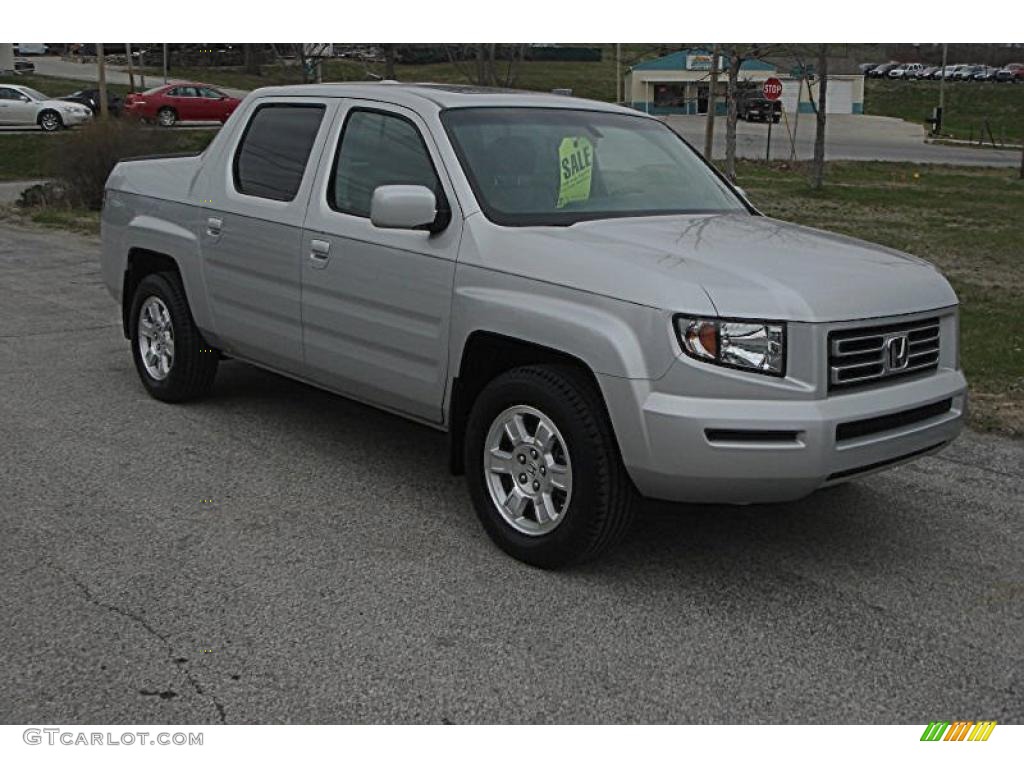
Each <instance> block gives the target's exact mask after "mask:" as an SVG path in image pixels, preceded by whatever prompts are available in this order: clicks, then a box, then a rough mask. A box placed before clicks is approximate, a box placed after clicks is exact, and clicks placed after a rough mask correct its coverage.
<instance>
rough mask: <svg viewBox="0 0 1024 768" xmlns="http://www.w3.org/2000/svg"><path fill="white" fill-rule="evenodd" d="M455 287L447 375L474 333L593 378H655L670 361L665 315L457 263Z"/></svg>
mask: <svg viewBox="0 0 1024 768" xmlns="http://www.w3.org/2000/svg"><path fill="white" fill-rule="evenodd" d="M455 283H456V284H455V291H454V296H453V301H452V329H451V339H452V344H451V358H450V359H451V365H450V366H449V370H451V371H453V372H454V371H458V369H459V363H460V361H461V360H462V355H463V350H464V348H465V344H466V340H467V339H468V338H469V336H470V335H471V334H472V333H473V332H475V331H488V332H491V333H496V334H500V335H503V336H508V337H511V338H515V339H519V340H521V341H525V342H529V343H532V344H536V345H540V346H543V347H547V348H549V349H552V350H556V351H559V352H563V353H565V354H567V355H571V356H572V357H575V358H578V359H579V360H581V361H583V362H584V363H585V364H586V365H587V366H588V367H589V368H590V369H591V371H593V372H594V373H595V374H603V375H607V376H615V377H619V378H626V379H658V378H661V377H662V376H663V375H664V374H665V373H666V372H667V371H668V369H669V367H670V366H671V365H672V362H673V360H674V359H675V352H674V346H675V342H674V340H673V338H672V327H671V316H670V314H669V313H666V312H662V311H660V310H656V309H652V308H650V307H644V306H640V305H637V304H631V303H629V302H624V301H618V300H616V299H610V298H607V297H604V296H597V295H595V294H590V293H585V292H583V291H577V290H573V289H571V288H565V287H563V286H556V285H551V284H549V283H543V282H540V281H536V280H529V279H526V278H522V277H518V276H515V275H509V274H507V273H499V272H494V271H491V270H487V269H483V268H479V267H474V266H470V265H465V264H460V265H459V266H458V268H457V270H456V280H455Z"/></svg>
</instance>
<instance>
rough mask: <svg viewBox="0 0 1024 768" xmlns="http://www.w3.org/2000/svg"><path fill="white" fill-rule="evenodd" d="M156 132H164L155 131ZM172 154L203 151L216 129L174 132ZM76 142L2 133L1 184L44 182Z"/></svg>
mask: <svg viewBox="0 0 1024 768" xmlns="http://www.w3.org/2000/svg"><path fill="white" fill-rule="evenodd" d="M150 130H153V131H163V129H159V128H153V129H150ZM169 133H170V135H171V136H172V141H171V145H172V146H171V148H170V149H168V150H167V151H169V152H191V151H200V150H202V149H203V148H204V147H206V145H207V144H209V143H210V140H211V139H212V138H213V137H214V136H215V135H216V130H181V129H171V131H169ZM73 140H74V131H73V130H72V131H61V132H60V133H52V134H51V133H43V132H42V131H31V132H25V133H0V181H18V180H20V179H42V178H47V177H50V176H52V175H54V172H55V171H54V167H53V166H54V163H55V158H56V154H57V150H58V148H59V147H60V146H61V145H63V144H65V143H66V142H68V141H73Z"/></svg>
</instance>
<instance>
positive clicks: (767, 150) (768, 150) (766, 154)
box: [764, 101, 775, 163]
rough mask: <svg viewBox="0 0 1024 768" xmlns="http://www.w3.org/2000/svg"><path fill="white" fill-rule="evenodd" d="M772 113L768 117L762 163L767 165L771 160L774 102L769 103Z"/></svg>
mask: <svg viewBox="0 0 1024 768" xmlns="http://www.w3.org/2000/svg"><path fill="white" fill-rule="evenodd" d="M768 105H769V106H770V107H771V111H772V113H771V114H770V115H768V146H766V147H765V148H764V161H765V162H766V163H767V162H769V161H770V160H771V159H772V123H774V122H775V102H774V101H769V102H768Z"/></svg>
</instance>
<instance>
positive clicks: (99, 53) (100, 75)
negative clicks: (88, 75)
mask: <svg viewBox="0 0 1024 768" xmlns="http://www.w3.org/2000/svg"><path fill="white" fill-rule="evenodd" d="M96 68H97V69H96V77H97V79H98V80H99V82H100V89H99V90H100V119H101V120H106V119H107V118H108V117H110V108H109V106H108V105H107V60H106V57H105V56H104V54H103V43H96Z"/></svg>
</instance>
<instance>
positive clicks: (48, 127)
mask: <svg viewBox="0 0 1024 768" xmlns="http://www.w3.org/2000/svg"><path fill="white" fill-rule="evenodd" d="M39 127H40V128H42V129H43V130H44V131H46V132H47V133H53V132H54V131H59V130H60V129H61V128H63V127H64V121H63V120H62V119H61V117H60V115H59V114H58V113H57V112H55V111H54V110H52V109H47V110H46V111H45V112H43V113H42V114H41V115H39Z"/></svg>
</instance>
